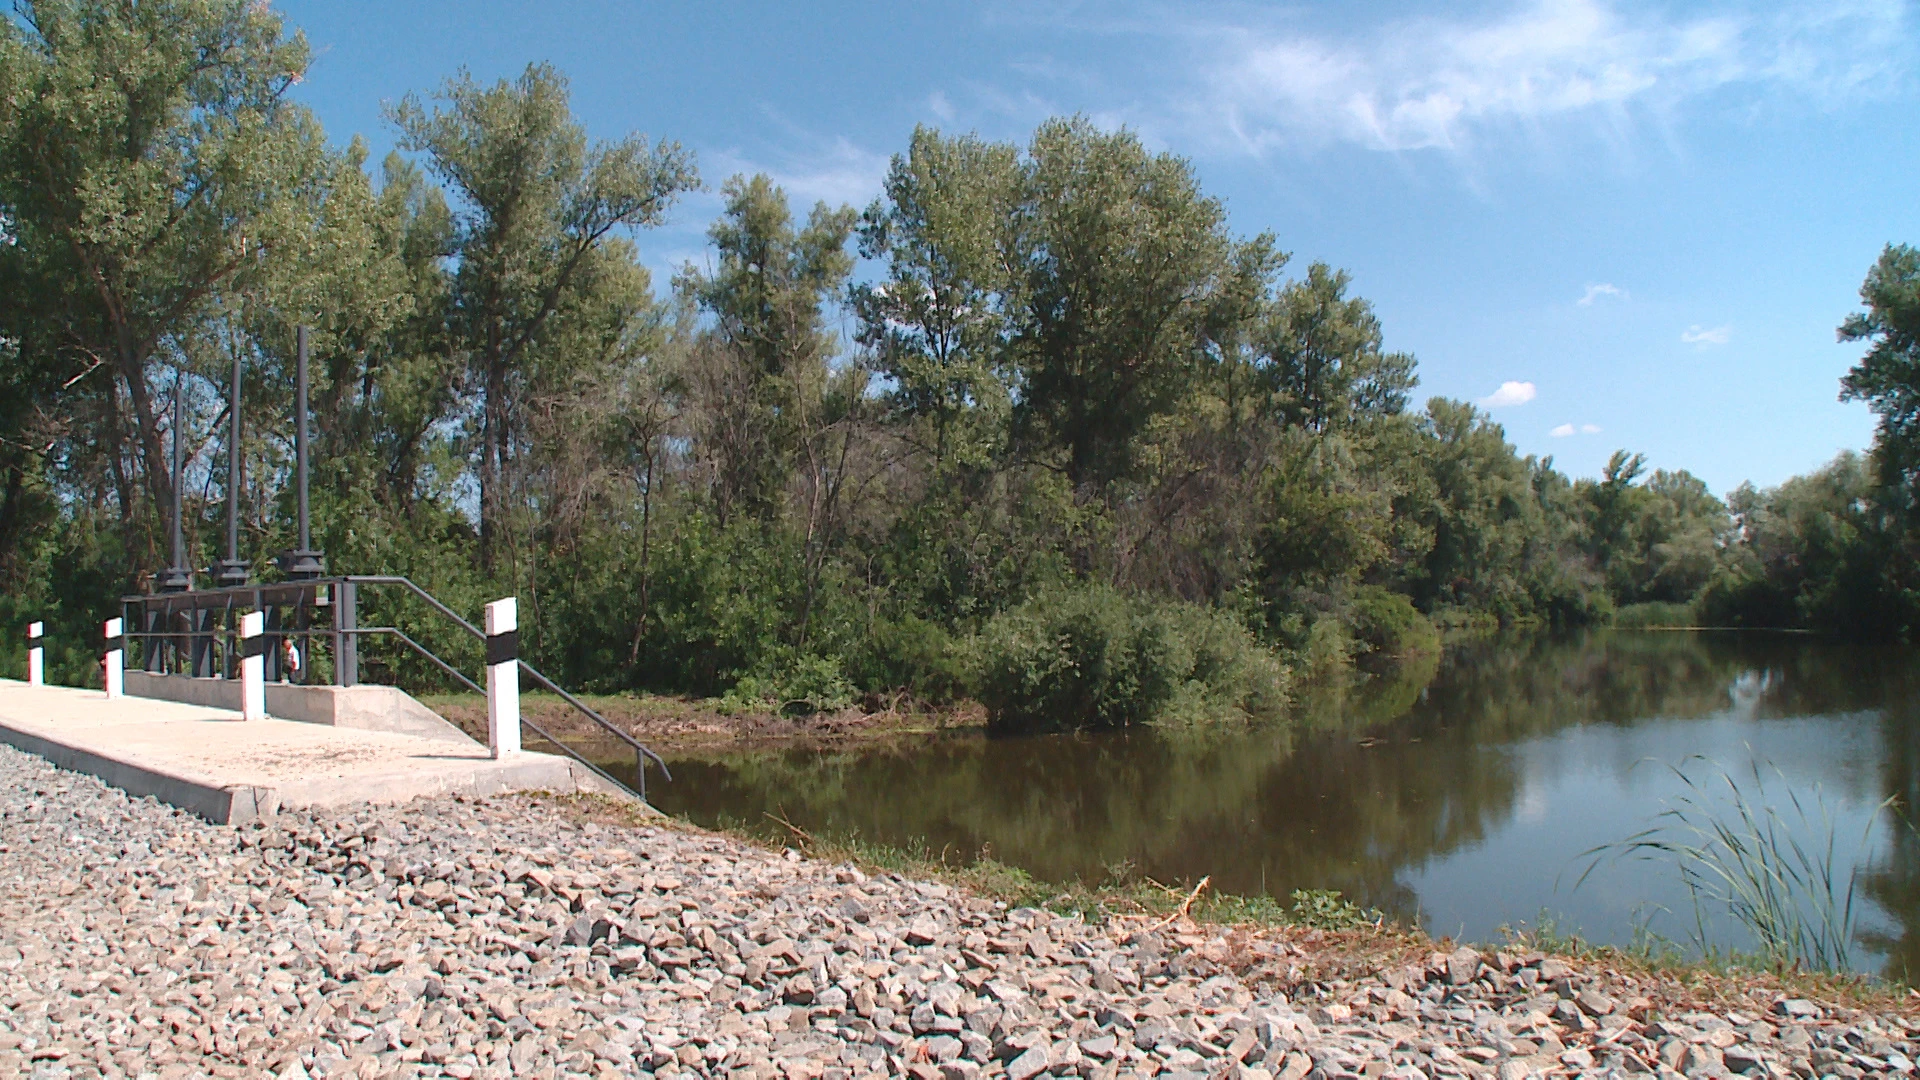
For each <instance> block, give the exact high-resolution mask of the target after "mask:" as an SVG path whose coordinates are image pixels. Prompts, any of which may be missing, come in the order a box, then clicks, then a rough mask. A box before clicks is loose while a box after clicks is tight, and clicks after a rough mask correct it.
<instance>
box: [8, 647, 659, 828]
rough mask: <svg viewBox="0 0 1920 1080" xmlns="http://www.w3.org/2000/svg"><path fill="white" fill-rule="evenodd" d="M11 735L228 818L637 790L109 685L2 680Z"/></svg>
mask: <svg viewBox="0 0 1920 1080" xmlns="http://www.w3.org/2000/svg"><path fill="white" fill-rule="evenodd" d="M0 742H5V743H7V744H9V745H11V746H14V747H17V748H19V749H21V750H25V751H27V752H28V753H32V754H37V755H39V756H40V757H43V758H46V759H47V760H48V761H51V762H52V763H53V764H55V765H57V766H59V767H61V768H63V769H70V770H72V771H74V772H84V773H89V774H91V775H93V776H97V777H100V778H101V779H102V780H104V781H106V782H107V783H109V784H111V785H113V786H114V787H117V788H120V789H122V790H124V791H126V792H127V793H128V794H131V795H151V796H153V797H155V798H157V799H159V800H160V801H161V802H165V803H169V804H171V805H173V806H177V807H179V808H181V809H182V810H186V811H188V812H190V813H193V814H196V815H198V816H200V817H203V818H206V819H207V820H209V821H212V822H215V823H218V824H241V823H244V822H248V821H252V820H254V819H256V818H260V817H264V816H268V815H271V814H273V813H274V812H275V811H277V810H280V809H283V808H286V809H292V808H297V807H303V806H338V805H343V804H348V803H357V802H404V801H406V800H408V799H411V798H414V797H416V796H422V795H427V796H431V795H448V794H455V793H466V794H473V795H494V794H500V793H502V792H508V791H535V790H538V791H552V792H561V793H570V792H578V791H595V792H603V793H609V794H616V793H617V794H626V792H625V791H624V789H622V790H621V791H619V792H609V791H608V788H609V787H610V785H608V784H607V783H606V781H604V780H602V779H600V778H599V777H598V776H596V775H594V774H593V773H592V772H591V771H589V770H588V769H586V768H585V767H583V766H581V765H580V764H578V763H577V762H574V761H572V760H571V759H568V758H564V757H560V756H557V755H553V754H536V753H531V752H522V753H520V754H518V755H515V756H514V757H512V758H509V759H507V760H504V761H494V760H493V759H492V758H490V757H489V756H488V755H487V749H486V747H484V746H480V745H479V744H477V743H474V742H472V741H471V740H467V741H466V743H465V745H462V744H461V742H459V741H455V740H451V739H446V738H433V737H427V736H422V735H415V734H408V733H404V732H391V731H366V730H361V729H357V728H349V727H332V726H324V725H321V724H314V723H302V722H300V721H295V720H276V719H268V720H242V719H241V718H240V714H239V713H238V712H234V711H229V710H226V709H219V708H211V707H208V706H204V705H191V704H185V703H180V702H172V701H157V700H153V699H145V698H131V697H127V698H120V699H118V700H116V701H108V700H107V699H106V698H105V697H104V696H103V695H102V694H101V693H100V691H98V690H75V689H71V688H68V687H52V686H45V687H33V686H28V685H27V684H25V683H22V682H15V681H12V680H9V679H0Z"/></svg>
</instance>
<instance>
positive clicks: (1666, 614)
mask: <svg viewBox="0 0 1920 1080" xmlns="http://www.w3.org/2000/svg"><path fill="white" fill-rule="evenodd" d="M1698 624H1699V620H1698V618H1697V617H1696V616H1695V615H1694V611H1693V605H1692V604H1670V603H1666V602H1663V601H1659V600H1649V601H1647V602H1646V603H1644V604H1628V605H1627V606H1625V607H1623V608H1621V609H1620V610H1619V611H1616V612H1614V615H1613V625H1615V626H1618V627H1623V628H1625V629H1630V630H1631V629H1649V628H1654V627H1670V626H1696V625H1698Z"/></svg>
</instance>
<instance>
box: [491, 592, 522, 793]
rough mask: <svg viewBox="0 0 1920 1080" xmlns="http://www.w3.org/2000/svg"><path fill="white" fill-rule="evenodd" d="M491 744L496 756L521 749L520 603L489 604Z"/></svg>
mask: <svg viewBox="0 0 1920 1080" xmlns="http://www.w3.org/2000/svg"><path fill="white" fill-rule="evenodd" d="M486 622H487V626H486V629H487V745H488V747H490V748H491V749H492V750H493V756H494V757H496V758H502V757H506V756H507V755H509V754H517V753H519V752H520V606H519V603H518V601H517V600H515V598H514V597H511V596H509V597H507V598H506V599H504V600H495V601H494V602H493V603H491V604H488V605H487V620H486Z"/></svg>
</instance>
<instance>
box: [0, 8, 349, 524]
mask: <svg viewBox="0 0 1920 1080" xmlns="http://www.w3.org/2000/svg"><path fill="white" fill-rule="evenodd" d="M16 13H17V17H16V18H13V19H0V220H4V221H5V222H6V225H5V229H6V232H7V234H8V236H9V240H10V241H11V242H10V243H8V244H5V245H0V259H5V260H6V261H7V262H8V263H9V270H8V273H7V277H8V278H9V281H10V284H12V285H13V286H14V290H15V291H13V293H12V296H13V298H15V302H14V304H10V305H9V309H10V311H11V312H12V319H10V320H9V321H10V322H15V323H16V325H15V326H12V327H9V333H10V334H11V333H13V332H14V331H19V332H18V335H17V337H16V338H15V340H17V341H19V342H21V343H23V345H24V346H25V347H26V348H28V349H30V350H32V351H34V353H35V354H36V359H35V360H34V361H33V363H34V364H35V365H37V366H38V367H39V369H41V370H44V371H47V372H48V373H49V374H50V375H51V376H52V377H55V378H57V379H58V380H59V381H58V383H57V386H56V387H55V388H54V389H53V391H52V392H50V393H48V394H45V395H43V398H42V401H43V404H44V405H45V407H46V408H48V409H50V410H52V411H54V412H57V413H58V414H60V416H61V417H62V421H61V426H64V427H67V428H68V429H69V430H71V431H73V432H75V434H76V436H77V439H78V441H80V442H83V443H90V444H91V448H92V449H91V452H98V453H101V454H104V455H105V456H106V458H107V465H108V466H109V468H108V471H109V472H110V474H111V476H112V482H113V486H114V488H115V501H116V502H117V504H118V511H119V514H120V515H121V518H122V521H123V522H124V523H125V524H126V525H127V527H128V528H129V529H132V528H134V527H135V526H136V514H137V512H138V511H137V507H138V505H139V503H140V502H141V500H142V497H143V496H144V499H145V501H146V504H147V505H148V506H150V507H164V506H166V505H167V504H168V502H169V501H170V498H171V495H172V481H171V478H170V475H169V472H168V469H167V465H166V455H165V454H164V452H163V449H164V443H163V433H164V431H165V429H166V426H167V422H166V420H165V418H164V417H165V413H166V411H167V402H166V401H165V400H164V399H163V398H162V397H161V395H160V394H159V393H158V388H159V386H161V385H163V384H170V380H162V379H161V377H160V375H159V373H158V372H157V370H156V368H157V366H159V365H184V364H186V363H188V362H190V360H191V353H192V347H191V342H190V338H191V337H192V336H193V335H194V333H195V332H196V329H197V326H198V323H199V320H201V319H202V318H203V316H205V314H206V312H207V311H208V310H209V308H210V307H212V306H213V305H215V304H216V303H217V302H218V301H219V300H220V299H221V297H222V296H223V295H229V294H232V293H235V292H238V291H240V290H243V289H245V288H247V287H248V286H249V285H251V284H252V283H253V282H254V281H255V280H257V277H258V275H259V274H260V272H261V270H262V268H263V267H265V266H266V265H268V264H269V263H270V262H271V261H272V260H274V259H276V258H281V257H283V252H282V247H283V245H284V244H286V243H287V242H288V241H289V240H290V239H292V238H294V237H297V236H299V235H301V234H302V233H304V232H306V231H308V229H309V227H310V223H311V221H312V220H313V218H314V216H315V215H316V213H317V211H318V209H319V207H318V204H317V203H316V201H315V200H316V196H317V188H316V185H314V184H311V183H308V182H307V181H308V179H309V178H311V177H314V176H317V175H320V174H323V173H324V172H325V171H326V169H327V164H328V162H329V161H330V160H331V158H332V152H331V151H329V150H328V148H327V146H326V144H325V141H324V137H323V136H322V133H321V131H320V129H319V127H318V125H316V124H315V123H314V122H313V119H312V117H311V116H310V115H309V114H308V112H307V111H306V110H305V109H303V108H301V107H300V106H298V105H295V104H292V103H290V102H288V101H287V100H285V96H286V92H287V90H288V88H289V87H291V86H292V85H293V84H294V83H296V82H298V81H299V79H300V77H301V75H302V73H303V72H304V71H305V69H306V64H307V45H306V41H305V39H304V38H303V37H302V36H300V35H298V34H296V35H294V36H292V37H288V36H287V35H286V33H285V30H284V27H283V25H282V23H281V20H280V16H279V15H278V14H276V13H274V12H273V11H272V10H271V9H269V8H268V7H267V6H265V5H263V4H257V3H253V2H251V0H145V2H142V3H116V4H99V3H88V2H84V0H23V2H22V3H20V4H19V5H18V6H17V8H16ZM16 305H18V306H16ZM18 322H32V323H33V324H34V325H32V326H30V327H19V326H18V325H17V323H18ZM123 447H124V448H125V449H124V452H123V449H122V448H123ZM147 520H148V523H149V524H157V521H156V520H155V517H149V518H148V519H147ZM152 531H153V532H157V530H152ZM149 535H151V532H150V533H149Z"/></svg>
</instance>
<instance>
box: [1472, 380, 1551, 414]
mask: <svg viewBox="0 0 1920 1080" xmlns="http://www.w3.org/2000/svg"><path fill="white" fill-rule="evenodd" d="M1539 392H1540V391H1539V389H1538V388H1537V387H1535V386H1534V385H1533V384H1532V383H1530V382H1515V381H1513V380H1508V381H1506V382H1503V383H1501V384H1500V389H1498V390H1495V391H1494V392H1493V393H1491V394H1488V395H1487V396H1486V397H1483V398H1481V399H1480V404H1482V405H1484V406H1486V407H1487V408H1489V409H1504V408H1507V407H1508V406H1512V405H1525V404H1526V403H1527V402H1529V401H1532V400H1533V399H1534V397H1535V395H1537V394H1538V393H1539Z"/></svg>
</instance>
